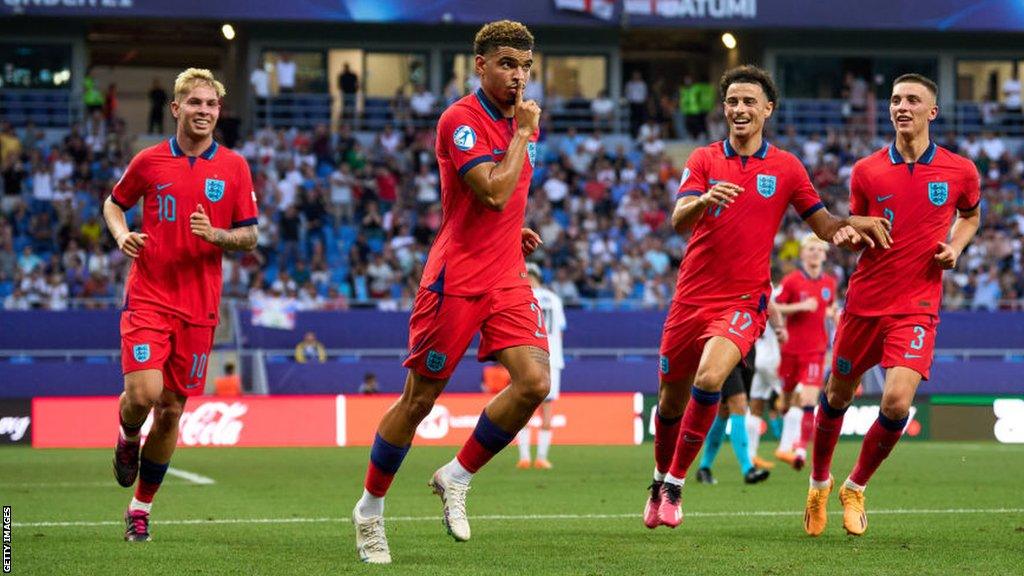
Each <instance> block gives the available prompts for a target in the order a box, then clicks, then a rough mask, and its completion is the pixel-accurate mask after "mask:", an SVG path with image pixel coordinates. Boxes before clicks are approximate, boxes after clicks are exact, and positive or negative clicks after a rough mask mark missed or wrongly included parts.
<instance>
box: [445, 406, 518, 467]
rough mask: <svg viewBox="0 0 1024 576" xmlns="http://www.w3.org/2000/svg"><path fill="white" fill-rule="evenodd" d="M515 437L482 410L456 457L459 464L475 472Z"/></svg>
mask: <svg viewBox="0 0 1024 576" xmlns="http://www.w3.org/2000/svg"><path fill="white" fill-rule="evenodd" d="M516 432H518V430H517V431H516ZM515 437H516V435H515V434H512V433H509V432H508V431H506V430H502V429H501V428H500V427H498V425H497V424H495V423H494V422H492V421H491V419H490V418H489V417H488V416H487V412H486V411H484V412H482V413H481V414H480V419H479V420H477V422H476V428H474V429H473V434H472V435H470V437H469V439H468V440H466V443H465V444H463V445H462V448H461V449H460V450H459V453H458V454H457V455H456V458H458V459H459V464H462V467H463V468H465V469H466V470H469V471H470V472H472V473H473V474H476V471H477V470H479V469H480V468H483V466H484V464H487V463H488V462H490V461H491V458H494V455H495V454H497V453H498V452H501V450H502V449H503V448H505V446H508V445H509V443H510V442H512V439H513V438H515Z"/></svg>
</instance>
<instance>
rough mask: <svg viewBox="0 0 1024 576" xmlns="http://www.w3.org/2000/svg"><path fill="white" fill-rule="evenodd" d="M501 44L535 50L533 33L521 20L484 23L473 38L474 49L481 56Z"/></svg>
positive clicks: (519, 48)
mask: <svg viewBox="0 0 1024 576" xmlns="http://www.w3.org/2000/svg"><path fill="white" fill-rule="evenodd" d="M501 46H508V47H509V48H515V49H516V50H533V34H531V33H530V30H529V29H528V28H527V27H526V26H524V25H523V24H522V23H521V22H513V21H512V20H498V21H497V22H490V23H487V24H484V26H483V28H481V29H480V31H479V32H477V33H476V38H474V39H473V51H474V53H476V54H479V55H480V56H486V55H487V54H489V53H490V52H492V51H493V50H497V49H498V48H499V47H501Z"/></svg>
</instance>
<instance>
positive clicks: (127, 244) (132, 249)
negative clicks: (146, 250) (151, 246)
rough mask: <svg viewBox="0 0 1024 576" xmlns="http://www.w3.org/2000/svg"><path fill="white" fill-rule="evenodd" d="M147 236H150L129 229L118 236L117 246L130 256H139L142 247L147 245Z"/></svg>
mask: <svg viewBox="0 0 1024 576" xmlns="http://www.w3.org/2000/svg"><path fill="white" fill-rule="evenodd" d="M147 238H149V236H148V235H147V234H142V233H141V232H132V231H130V230H129V231H128V232H125V233H124V234H121V236H120V237H118V238H116V241H117V248H118V249H119V250H120V251H121V252H124V255H125V256H128V257H129V258H138V257H139V253H140V252H141V251H142V248H143V247H144V246H145V245H146V239H147Z"/></svg>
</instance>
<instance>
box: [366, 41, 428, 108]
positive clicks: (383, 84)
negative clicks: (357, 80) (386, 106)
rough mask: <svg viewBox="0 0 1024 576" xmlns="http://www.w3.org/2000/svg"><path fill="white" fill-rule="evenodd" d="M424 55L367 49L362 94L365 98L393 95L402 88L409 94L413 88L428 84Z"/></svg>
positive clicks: (425, 56)
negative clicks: (368, 50)
mask: <svg viewBox="0 0 1024 576" xmlns="http://www.w3.org/2000/svg"><path fill="white" fill-rule="evenodd" d="M429 72H430V71H429V70H428V69H427V55H426V54H423V53H417V52H413V53H409V52H366V53H365V59H364V64H363V79H362V86H363V93H364V94H365V95H366V97H367V98H392V97H394V95H395V94H396V93H397V92H398V91H399V90H403V91H404V92H405V94H406V95H407V96H408V95H409V94H411V93H412V89H413V87H415V86H416V85H418V84H424V85H427V86H428V87H429V84H430V74H429Z"/></svg>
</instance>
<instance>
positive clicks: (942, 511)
mask: <svg viewBox="0 0 1024 576" xmlns="http://www.w3.org/2000/svg"><path fill="white" fill-rule="evenodd" d="M870 512H871V514H872V515H873V516H874V515H910V516H913V515H931V514H937V515H956V514H1024V508H933V509H928V508H925V509H913V508H894V509H890V510H871V511H870ZM831 514H832V515H833V516H837V515H840V514H842V511H841V510H834V511H833V512H832V513H831ZM776 516H803V512H801V511H798V510H752V511H748V512H742V511H738V512H687V513H686V517H687V518H723V517H725V518H746V517H776ZM640 517H641V515H640V514H639V513H635V514H518V515H511V514H484V515H480V516H473V517H472V518H471V520H623V519H631V518H637V519H639V518H640ZM438 518H439V516H393V517H388V518H387V521H388V522H436V521H437V519H438ZM348 522H351V519H350V518H220V519H206V518H195V519H188V520H158V523H159V524H160V525H163V526H190V525H203V524H211V525H215V524H323V523H348ZM121 524H123V522H119V521H113V520H110V521H106V520H104V521H98V522H87V521H82V522H14V523H13V526H14V527H16V528H19V527H20V528H74V527H93V526H120V525H121Z"/></svg>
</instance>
